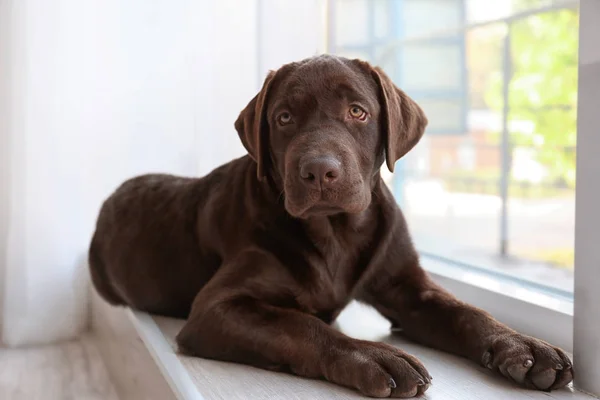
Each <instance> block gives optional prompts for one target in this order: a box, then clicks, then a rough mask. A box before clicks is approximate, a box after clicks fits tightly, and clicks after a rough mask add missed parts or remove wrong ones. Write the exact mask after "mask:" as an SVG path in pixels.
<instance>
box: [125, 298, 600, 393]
mask: <svg viewBox="0 0 600 400" xmlns="http://www.w3.org/2000/svg"><path fill="white" fill-rule="evenodd" d="M127 312H128V314H129V316H130V319H131V321H132V322H133V324H134V326H135V328H136V330H137V331H138V334H139V336H140V337H141V339H142V340H143V342H144V343H145V345H146V347H147V348H148V350H149V352H150V354H151V355H152V357H153V358H154V360H155V362H156V363H157V364H158V365H159V368H160V370H161V372H162V373H163V375H164V377H165V379H166V381H167V382H168V384H169V386H170V387H171V389H172V390H173V393H174V397H175V398H179V399H207V400H209V399H223V398H226V399H232V400H233V399H252V398H269V399H286V400H287V399H357V398H363V397H361V396H360V395H359V394H358V393H356V392H354V391H351V390H348V389H345V388H342V387H339V386H336V385H333V384H330V383H328V382H324V381H318V380H310V379H303V378H299V377H295V376H292V375H288V374H283V373H275V372H270V371H263V370H260V369H256V368H252V367H248V366H244V365H238V364H231V363H224V362H219V361H212V360H205V359H201V358H195V357H187V356H183V355H180V354H177V352H176V346H175V335H176V334H177V332H178V331H179V330H180V329H181V327H182V325H183V323H184V321H182V320H176V319H171V318H164V317H153V316H150V315H148V314H145V313H141V312H132V311H129V310H128V311H127ZM336 326H337V328H338V329H340V330H341V331H343V332H345V333H346V334H348V335H349V336H352V337H356V338H361V339H367V340H378V341H386V342H389V343H391V344H393V345H395V346H399V347H402V348H403V349H404V350H406V351H407V352H409V353H411V354H413V355H415V356H417V357H418V358H419V359H420V360H421V361H422V362H423V363H424V364H425V366H426V367H427V368H428V370H429V372H430V373H431V375H432V376H433V377H434V380H433V385H432V386H431V387H430V388H429V390H428V391H427V393H426V398H427V399H430V400H436V399H438V400H448V399H486V400H496V399H511V400H519V399H528V400H531V399H548V398H552V399H576V400H589V399H592V397H591V396H588V395H586V394H583V393H581V392H578V391H575V390H573V389H572V388H567V389H563V390H559V391H554V392H552V393H545V392H536V391H531V390H525V389H519V388H516V387H515V386H513V385H512V384H510V383H509V382H507V381H506V380H505V379H503V378H501V377H498V376H496V375H495V374H494V373H492V372H491V371H489V370H487V369H485V368H482V367H478V366H477V365H475V364H473V363H472V362H470V361H467V360H465V359H462V358H459V357H455V356H452V355H449V354H446V353H442V352H439V351H436V350H432V349H429V348H426V347H422V346H419V345H416V344H414V343H411V342H408V341H406V340H404V339H402V338H400V337H398V336H397V335H391V334H390V331H389V323H388V322H387V321H386V320H385V319H383V318H382V317H381V316H380V315H379V314H377V313H376V312H375V311H374V310H373V309H371V308H370V307H366V306H363V305H360V304H358V303H351V304H350V306H349V307H348V308H347V309H346V310H345V311H344V312H343V313H342V314H341V315H340V317H339V318H338V321H337V322H336Z"/></svg>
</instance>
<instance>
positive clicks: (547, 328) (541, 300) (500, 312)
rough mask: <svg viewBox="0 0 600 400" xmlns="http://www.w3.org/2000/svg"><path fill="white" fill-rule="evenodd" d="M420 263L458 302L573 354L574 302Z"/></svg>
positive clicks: (426, 261)
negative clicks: (484, 312) (476, 308)
mask: <svg viewBox="0 0 600 400" xmlns="http://www.w3.org/2000/svg"><path fill="white" fill-rule="evenodd" d="M421 263H422V264H423V267H424V268H425V269H426V270H427V271H428V272H429V274H430V275H431V277H432V278H433V279H434V280H435V281H436V282H438V283H439V284H441V285H442V286H443V287H444V288H445V289H447V290H448V291H450V292H451V293H452V294H454V295H455V296H457V297H458V298H459V299H461V300H463V301H465V302H467V303H469V304H472V305H474V306H476V307H479V308H482V309H484V310H486V311H488V312H489V313H490V314H492V315H493V316H494V317H495V318H497V319H498V320H499V321H501V322H503V323H505V324H507V325H508V326H510V327H511V328H513V329H515V330H517V331H519V332H522V333H524V334H527V335H531V336H535V337H538V338H540V339H543V340H545V341H547V342H550V343H552V344H554V345H556V346H559V347H561V348H563V349H564V350H566V351H568V352H572V351H573V300H572V299H570V298H566V297H562V296H558V295H555V294H554V293H544V292H543V291H541V290H538V289H537V288H534V287H530V286H528V285H527V283H524V284H520V283H517V282H515V280H514V279H502V278H501V277H498V276H497V275H494V276H493V277H492V276H490V275H489V274H486V273H485V272H478V271H472V270H468V269H465V268H463V267H461V266H457V265H452V264H449V263H445V262H443V261H439V260H436V259H433V258H430V257H422V259H421Z"/></svg>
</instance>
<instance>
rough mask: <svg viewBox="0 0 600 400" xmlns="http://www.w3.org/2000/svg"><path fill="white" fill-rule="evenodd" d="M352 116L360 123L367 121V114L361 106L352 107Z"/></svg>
mask: <svg viewBox="0 0 600 400" xmlns="http://www.w3.org/2000/svg"><path fill="white" fill-rule="evenodd" d="M350 116H351V117H352V118H355V119H358V120H360V121H364V120H366V119H367V112H366V111H365V110H363V109H362V108H360V107H359V106H352V107H350Z"/></svg>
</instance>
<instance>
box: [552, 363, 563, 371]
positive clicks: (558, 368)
mask: <svg viewBox="0 0 600 400" xmlns="http://www.w3.org/2000/svg"><path fill="white" fill-rule="evenodd" d="M554 369H555V370H557V371H560V370H562V369H563V366H562V365H560V364H557V365H556V367H554Z"/></svg>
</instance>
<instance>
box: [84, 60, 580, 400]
mask: <svg viewBox="0 0 600 400" xmlns="http://www.w3.org/2000/svg"><path fill="white" fill-rule="evenodd" d="M426 124H427V119H426V117H425V115H424V114H423V111H422V110H421V109H420V108H419V106H418V105H417V104H416V103H415V102H414V101H413V100H411V99H410V98H409V97H408V96H407V95H406V94H405V93H404V92H403V91H402V90H400V89H399V88H397V87H396V86H394V84H393V83H392V81H391V80H390V78H388V77H387V76H386V74H385V73H384V72H383V71H382V70H381V69H379V68H374V67H372V66H370V65H369V64H368V63H366V62H363V61H360V60H349V59H345V58H341V57H334V56H329V55H324V56H318V57H313V58H309V59H307V60H304V61H300V62H295V63H291V64H287V65H285V66H283V67H281V68H280V69H279V70H278V71H276V72H271V73H269V75H268V76H267V78H266V80H265V82H264V85H263V87H262V90H261V91H260V92H259V93H258V94H257V95H256V96H255V97H254V98H253V99H252V100H251V101H250V103H249V104H248V106H247V107H246V108H245V109H244V110H243V111H242V112H241V114H240V116H239V118H238V119H237V121H236V122H235V128H236V130H237V132H238V133H239V136H240V139H241V141H242V143H243V144H244V146H245V148H246V149H247V150H248V155H247V156H245V157H242V158H239V159H237V160H234V161H232V162H230V163H228V164H225V165H223V166H221V167H219V168H217V169H216V170H214V171H213V172H211V173H210V174H208V175H207V176H205V177H203V178H183V177H176V176H171V175H157V174H155V175H145V176H140V177H137V178H133V179H131V180H128V181H127V182H125V183H123V184H122V186H120V187H119V188H118V189H117V190H116V192H115V193H114V194H112V195H111V196H110V197H109V198H108V199H107V200H106V202H105V203H104V205H103V206H102V209H101V211H100V215H99V218H98V222H97V227H96V232H95V234H94V237H93V239H92V242H91V247H90V251H89V264H90V269H91V276H92V279H93V282H94V285H95V287H96V289H97V290H98V292H99V293H100V294H101V295H102V296H103V297H104V298H105V299H106V300H107V301H108V302H110V303H112V304H115V305H126V306H130V307H133V308H136V309H139V310H144V311H148V312H150V313H155V314H162V315H167V316H173V317H182V318H188V321H187V323H186V325H185V326H184V328H183V329H182V331H181V332H180V333H179V335H178V337H177V342H178V344H179V347H180V349H181V351H182V352H185V353H187V354H191V355H195V356H199V357H206V358H211V359H217V360H225V361H233V362H238V363H245V364H250V365H254V366H257V367H261V368H267V369H271V370H283V371H289V372H292V373H294V374H297V375H300V376H304V377H309V378H324V379H327V380H329V381H331V382H335V383H337V384H340V385H344V386H347V387H351V388H355V389H357V390H359V391H360V392H362V393H363V394H365V395H367V396H373V397H412V396H418V395H420V394H422V393H423V392H424V391H425V390H427V388H428V387H429V385H430V383H431V377H430V375H429V373H428V372H427V370H426V369H425V367H424V366H423V365H422V364H421V363H420V362H419V360H417V359H416V358H415V357H413V356H411V355H409V354H407V353H405V352H403V351H402V350H401V349H398V348H395V347H392V346H389V345H386V344H383V343H374V342H368V341H363V340H356V339H352V338H349V337H347V336H345V335H343V334H341V333H340V332H338V331H336V330H335V329H333V328H332V327H331V326H330V323H331V322H332V321H333V320H335V318H336V316H337V315H338V314H339V312H340V310H342V309H343V308H344V306H345V305H346V304H348V302H349V301H350V300H351V299H357V300H359V301H362V302H364V303H367V304H370V305H372V306H374V307H375V308H376V309H377V310H379V312H380V313H381V314H383V315H384V316H385V317H386V318H388V319H389V320H390V321H391V322H392V323H393V324H394V325H396V326H399V327H401V328H402V330H403V334H404V335H406V336H407V337H409V338H411V339H413V340H415V341H418V342H420V343H423V344H425V345H428V346H431V347H434V348H437V349H441V350H444V351H448V352H452V353H455V354H459V355H462V356H464V357H468V358H470V359H471V360H473V361H475V362H477V363H479V364H482V365H483V366H485V367H487V368H490V369H492V370H495V371H497V372H498V373H500V374H502V375H504V376H505V377H506V378H508V379H510V380H511V381H514V382H515V383H517V384H519V385H522V386H524V387H528V388H533V389H540V390H551V389H557V388H561V387H563V386H565V385H567V384H568V383H569V382H570V381H571V379H572V377H573V369H572V365H571V362H570V361H569V358H568V357H567V356H566V355H565V353H564V352H563V351H562V350H560V349H558V348H556V347H554V346H552V345H550V344H548V343H545V342H543V341H541V340H538V339H535V338H532V337H529V336H525V335H522V334H520V333H518V332H515V331H514V330H512V329H510V328H508V327H507V326H505V325H502V324H501V323H499V322H497V321H496V320H495V319H494V318H492V317H491V316H490V315H489V314H488V313H486V312H484V311H482V310H480V309H477V308H475V307H472V306H470V305H468V304H465V303H463V302H461V301H459V300H457V299H456V298H455V297H454V296H452V295H451V294H449V293H448V292H446V291H445V290H444V289H442V288H441V287H440V286H438V285H437V284H435V283H434V282H432V280H431V279H430V278H429V277H428V275H427V273H426V272H425V271H424V270H423V269H422V268H421V265H420V264H419V257H418V254H417V252H416V251H415V248H414V246H413V244H412V242H411V237H410V235H409V232H408V228H407V225H406V222H405V220H404V217H403V215H402V212H401V211H400V209H399V208H398V206H397V205H396V201H395V200H394V197H393V196H392V194H391V193H390V191H389V190H388V188H387V187H386V185H385V184H384V182H383V181H382V179H381V177H380V173H379V172H380V168H381V166H382V164H383V162H384V161H385V162H386V164H387V167H388V168H389V169H390V170H393V169H394V163H395V162H396V161H397V160H398V159H399V158H400V157H402V156H403V155H405V154H406V153H407V152H408V151H409V150H410V149H411V148H412V147H413V146H415V144H417V142H418V141H419V139H420V138H421V135H422V134H423V131H424V129H425V126H426Z"/></svg>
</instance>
